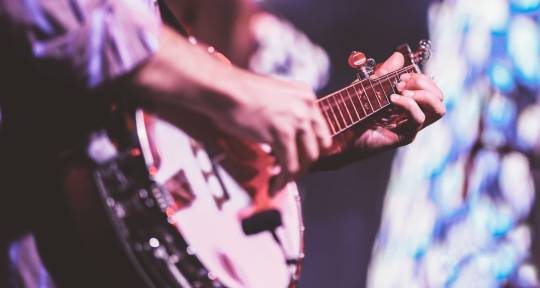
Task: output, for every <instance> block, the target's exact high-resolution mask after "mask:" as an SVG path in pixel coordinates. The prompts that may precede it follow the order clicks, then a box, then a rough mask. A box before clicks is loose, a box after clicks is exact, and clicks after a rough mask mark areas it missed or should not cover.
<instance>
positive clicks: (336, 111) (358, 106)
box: [317, 65, 419, 136]
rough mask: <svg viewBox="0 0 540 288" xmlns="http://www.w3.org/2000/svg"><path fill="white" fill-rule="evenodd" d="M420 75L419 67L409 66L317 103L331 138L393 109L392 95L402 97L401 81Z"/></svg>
mask: <svg viewBox="0 0 540 288" xmlns="http://www.w3.org/2000/svg"><path fill="white" fill-rule="evenodd" d="M418 72H419V70H418V68H417V66H416V65H409V66H406V67H404V68H402V69H399V70H397V71H394V72H392V73H389V74H386V75H384V76H381V77H379V78H377V79H364V80H361V81H355V82H354V83H352V84H351V85H349V86H347V87H345V88H343V89H341V90H339V91H336V92H334V93H332V94H330V95H327V96H325V97H323V98H321V99H319V100H317V103H318V104H319V107H320V108H321V111H322V113H323V115H324V117H325V118H326V121H327V122H328V126H329V127H330V130H331V132H332V135H334V136H335V135H337V134H339V133H341V132H343V131H345V130H347V129H348V128H350V127H352V126H355V125H356V124H358V123H360V122H362V121H363V120H365V119H366V118H368V117H370V116H372V115H373V114H375V113H377V112H379V111H381V110H383V109H385V108H387V107H388V106H390V105H391V104H390V95H392V94H399V92H398V90H397V88H396V85H397V83H399V82H400V81H401V80H400V78H399V77H400V76H401V75H402V74H405V73H418Z"/></svg>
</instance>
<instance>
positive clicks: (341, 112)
mask: <svg viewBox="0 0 540 288" xmlns="http://www.w3.org/2000/svg"><path fill="white" fill-rule="evenodd" d="M335 96H336V94H335V93H334V94H333V95H332V97H335ZM334 103H336V106H337V109H338V111H339V114H340V115H341V120H343V124H345V128H343V129H346V128H348V127H349V126H348V125H347V121H345V116H344V115H343V111H341V108H339V102H338V101H337V100H336V99H334Z"/></svg>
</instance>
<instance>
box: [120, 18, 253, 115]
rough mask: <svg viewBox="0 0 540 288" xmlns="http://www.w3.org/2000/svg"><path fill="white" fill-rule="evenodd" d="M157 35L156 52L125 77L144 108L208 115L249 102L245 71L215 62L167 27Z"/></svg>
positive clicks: (199, 48) (157, 111)
mask: <svg viewBox="0 0 540 288" xmlns="http://www.w3.org/2000/svg"><path fill="white" fill-rule="evenodd" d="M159 38H160V48H159V50H158V51H157V53H156V54H155V55H154V56H152V57H151V58H150V59H149V60H148V61H147V63H145V64H144V65H142V66H141V67H140V68H139V69H138V70H137V71H136V72H135V73H134V74H133V75H132V76H131V77H130V78H129V79H128V85H130V86H132V87H131V90H132V91H133V92H134V96H135V97H136V99H137V101H139V102H140V103H139V104H140V105H142V106H143V107H144V108H146V109H149V110H151V111H153V112H155V113H157V114H160V113H162V112H163V111H164V110H170V109H171V108H173V109H174V108H181V109H182V110H189V111H192V112H197V113H200V114H204V115H207V116H210V117H211V113H212V111H215V109H223V110H225V109H231V108H232V107H233V106H234V105H236V104H238V103H245V102H246V101H250V97H249V96H248V95H245V94H244V93H242V88H241V83H242V79H243V78H244V77H246V75H245V74H246V73H245V72H243V71H241V70H240V69H238V68H235V67H233V66H230V65H226V64H224V63H222V62H220V61H218V60H217V59H215V57H212V56H211V55H210V54H209V53H207V52H206V51H205V50H204V49H202V48H201V47H197V46H194V45H192V44H191V43H189V42H188V41H187V40H186V39H185V38H184V37H182V36H180V35H179V34H178V33H176V32H174V31H172V30H171V29H169V28H167V27H163V29H162V31H161V33H160V36H159Z"/></svg>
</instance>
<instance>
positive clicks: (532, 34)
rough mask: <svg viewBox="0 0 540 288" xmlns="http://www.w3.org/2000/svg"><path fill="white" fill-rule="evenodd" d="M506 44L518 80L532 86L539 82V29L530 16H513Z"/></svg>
mask: <svg viewBox="0 0 540 288" xmlns="http://www.w3.org/2000/svg"><path fill="white" fill-rule="evenodd" d="M539 1H540V0H539ZM507 45H508V47H507V48H508V53H509V55H510V57H511V59H512V62H513V63H514V66H515V67H516V70H517V76H518V77H519V80H520V81H521V82H523V83H524V84H526V85H530V86H533V87H534V86H536V85H538V84H540V29H539V28H538V24H537V23H536V22H535V21H534V20H532V19H531V18H530V17H526V16H517V17H515V18H514V19H513V20H512V23H511V25H510V29H509V33H508V43H507Z"/></svg>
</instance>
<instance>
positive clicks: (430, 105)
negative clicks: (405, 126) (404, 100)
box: [403, 90, 446, 124]
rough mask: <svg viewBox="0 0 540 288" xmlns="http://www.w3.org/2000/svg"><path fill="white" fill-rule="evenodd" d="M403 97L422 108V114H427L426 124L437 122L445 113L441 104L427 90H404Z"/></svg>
mask: <svg viewBox="0 0 540 288" xmlns="http://www.w3.org/2000/svg"><path fill="white" fill-rule="evenodd" d="M403 96H405V97H411V98H412V99H414V101H415V102H416V103H418V105H419V106H420V107H421V108H423V111H424V112H425V113H424V114H427V122H429V123H428V124H431V123H433V122H435V121H437V120H439V119H440V118H441V117H442V116H444V114H445V113H446V107H445V106H444V104H443V102H442V101H441V100H439V98H437V97H436V96H434V95H433V94H432V93H431V92H429V91H428V90H417V91H411V90H405V91H403Z"/></svg>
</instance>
